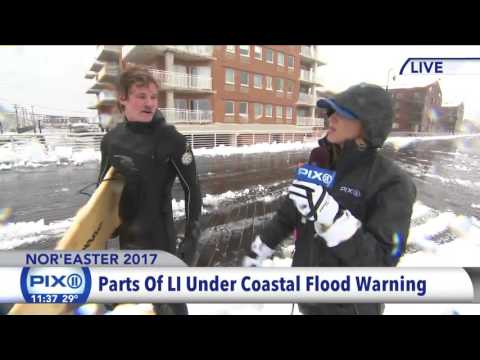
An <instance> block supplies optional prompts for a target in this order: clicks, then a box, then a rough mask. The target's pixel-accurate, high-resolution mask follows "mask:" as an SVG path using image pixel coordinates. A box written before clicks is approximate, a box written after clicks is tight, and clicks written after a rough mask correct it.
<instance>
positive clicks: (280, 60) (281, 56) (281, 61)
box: [277, 52, 285, 66]
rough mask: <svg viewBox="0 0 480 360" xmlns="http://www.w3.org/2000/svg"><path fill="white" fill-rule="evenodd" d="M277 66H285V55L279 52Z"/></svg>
mask: <svg viewBox="0 0 480 360" xmlns="http://www.w3.org/2000/svg"><path fill="white" fill-rule="evenodd" d="M277 64H278V65H280V66H285V54H284V53H282V52H278V54H277Z"/></svg>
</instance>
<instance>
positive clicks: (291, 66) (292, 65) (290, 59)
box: [288, 55, 295, 69]
mask: <svg viewBox="0 0 480 360" xmlns="http://www.w3.org/2000/svg"><path fill="white" fill-rule="evenodd" d="M294 62H295V58H294V57H293V55H288V67H289V68H291V69H293V67H294Z"/></svg>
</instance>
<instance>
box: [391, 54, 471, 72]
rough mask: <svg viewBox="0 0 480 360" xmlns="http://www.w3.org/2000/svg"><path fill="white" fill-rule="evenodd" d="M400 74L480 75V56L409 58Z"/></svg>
mask: <svg viewBox="0 0 480 360" xmlns="http://www.w3.org/2000/svg"><path fill="white" fill-rule="evenodd" d="M399 75H480V58H470V57H464V58H408V59H407V60H406V61H405V63H404V64H403V65H402V67H401V69H400V72H399Z"/></svg>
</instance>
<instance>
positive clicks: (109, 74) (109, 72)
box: [97, 63, 120, 82]
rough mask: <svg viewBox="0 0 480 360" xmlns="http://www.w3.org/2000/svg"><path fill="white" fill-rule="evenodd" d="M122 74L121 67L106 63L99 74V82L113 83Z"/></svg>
mask: <svg viewBox="0 0 480 360" xmlns="http://www.w3.org/2000/svg"><path fill="white" fill-rule="evenodd" d="M119 74H120V67H119V66H118V65H117V64H115V63H105V64H104V65H103V67H102V70H100V71H99V72H98V77H97V80H98V81H106V82H112V81H114V80H115V78H116V77H117V76H118V75H119Z"/></svg>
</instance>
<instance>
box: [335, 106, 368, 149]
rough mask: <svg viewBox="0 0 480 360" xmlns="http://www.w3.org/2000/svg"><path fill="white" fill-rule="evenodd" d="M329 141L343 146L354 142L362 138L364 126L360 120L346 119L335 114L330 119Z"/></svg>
mask: <svg viewBox="0 0 480 360" xmlns="http://www.w3.org/2000/svg"><path fill="white" fill-rule="evenodd" d="M328 120H329V123H330V125H329V128H328V132H327V140H328V141H330V142H331V143H334V144H343V143H344V142H345V141H347V140H354V139H356V138H358V137H360V135H361V133H362V125H361V123H360V121H358V120H350V119H347V118H344V117H342V116H340V115H338V114H337V113H333V114H332V115H331V116H330V117H329V118H328Z"/></svg>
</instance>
